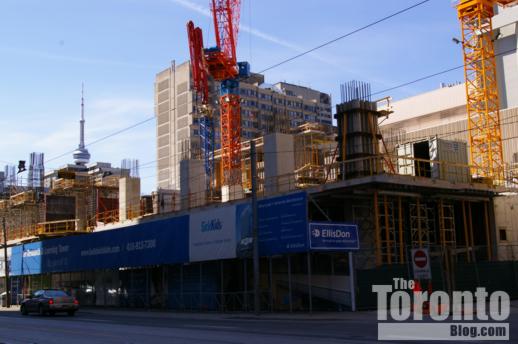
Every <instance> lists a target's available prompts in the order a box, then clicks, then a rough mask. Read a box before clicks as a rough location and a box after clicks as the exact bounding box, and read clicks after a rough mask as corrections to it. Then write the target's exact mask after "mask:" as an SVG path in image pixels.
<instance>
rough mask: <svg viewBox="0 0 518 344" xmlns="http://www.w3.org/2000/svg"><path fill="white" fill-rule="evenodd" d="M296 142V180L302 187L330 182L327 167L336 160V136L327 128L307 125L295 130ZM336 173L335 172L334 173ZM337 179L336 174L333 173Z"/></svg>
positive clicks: (315, 124)
mask: <svg viewBox="0 0 518 344" xmlns="http://www.w3.org/2000/svg"><path fill="white" fill-rule="evenodd" d="M292 133H293V134H294V140H295V171H294V172H295V180H296V182H297V184H298V185H300V186H301V187H304V186H311V185H319V184H323V183H325V182H326V181H328V180H330V179H329V176H330V173H331V172H330V171H329V170H328V169H326V167H325V166H326V165H328V166H329V165H332V163H333V162H334V161H335V160H336V146H337V144H336V141H335V136H334V135H333V134H332V133H329V132H328V131H327V129H326V126H324V125H321V124H317V123H306V124H302V125H300V126H299V127H297V128H295V129H293V131H292ZM333 172H334V171H333ZM333 176H334V177H335V178H336V173H333Z"/></svg>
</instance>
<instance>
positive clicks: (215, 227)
mask: <svg viewBox="0 0 518 344" xmlns="http://www.w3.org/2000/svg"><path fill="white" fill-rule="evenodd" d="M235 219H236V207H235V206H225V207H221V208H216V209H210V210H205V211H199V212H193V213H191V214H190V220H189V260H190V261H191V262H199V261H207V260H218V259H231V258H236V223H235V222H236V221H235Z"/></svg>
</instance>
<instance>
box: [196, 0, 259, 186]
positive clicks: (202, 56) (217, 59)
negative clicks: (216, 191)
mask: <svg viewBox="0 0 518 344" xmlns="http://www.w3.org/2000/svg"><path fill="white" fill-rule="evenodd" d="M240 7H241V0H211V10H212V16H213V20H214V31H215V37H216V46H215V47H213V48H208V49H204V47H203V35H202V30H201V29H200V28H199V27H195V26H194V24H193V22H192V21H190V22H189V23H188V24H187V31H188V36H189V47H190V54H191V66H192V75H193V80H194V89H195V90H196V91H197V93H198V95H199V97H200V101H201V103H202V109H203V110H202V113H201V118H200V139H201V148H202V152H203V155H204V159H205V171H206V173H207V175H208V178H209V180H212V177H213V173H214V148H215V144H214V118H213V116H212V110H211V109H210V104H209V86H208V79H209V76H210V77H212V78H213V79H214V80H215V81H218V82H219V83H220V97H219V110H220V129H221V164H222V170H223V185H228V186H234V185H239V186H241V179H242V176H241V97H240V96H239V78H246V77H248V76H249V75H250V65H249V64H248V63H247V62H239V63H238V62H237V56H236V45H237V35H238V31H239V13H240ZM209 183H211V182H210V181H209Z"/></svg>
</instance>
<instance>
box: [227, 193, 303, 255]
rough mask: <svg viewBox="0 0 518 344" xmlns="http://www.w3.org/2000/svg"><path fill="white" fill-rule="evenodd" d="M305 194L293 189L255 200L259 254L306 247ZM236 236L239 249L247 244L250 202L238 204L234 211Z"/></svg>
mask: <svg viewBox="0 0 518 344" xmlns="http://www.w3.org/2000/svg"><path fill="white" fill-rule="evenodd" d="M307 206H308V205H307V194H306V192H297V193H293V194H288V195H284V196H278V197H273V198H267V199H262V200H260V201H258V202H257V212H258V224H257V225H258V234H259V254H260V255H262V256H273V255H277V254H283V253H296V252H305V251H307V250H308V248H309V245H308V222H307V221H308V220H307V219H308V214H307ZM236 235H237V236H238V240H237V243H238V247H237V250H238V255H239V251H245V249H244V247H245V246H246V244H248V245H251V244H252V241H251V239H250V238H251V237H252V208H251V204H250V203H248V204H240V205H238V206H237V210H236Z"/></svg>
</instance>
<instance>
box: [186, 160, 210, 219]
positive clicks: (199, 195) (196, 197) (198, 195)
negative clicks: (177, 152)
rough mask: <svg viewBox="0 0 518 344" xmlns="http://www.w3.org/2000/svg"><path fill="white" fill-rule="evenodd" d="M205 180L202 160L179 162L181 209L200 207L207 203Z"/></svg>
mask: <svg viewBox="0 0 518 344" xmlns="http://www.w3.org/2000/svg"><path fill="white" fill-rule="evenodd" d="M206 187H207V178H206V174H205V166H204V162H203V160H195V159H189V160H182V161H180V199H181V207H182V209H190V208H194V207H201V206H203V205H205V204H206V203H207V197H206Z"/></svg>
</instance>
